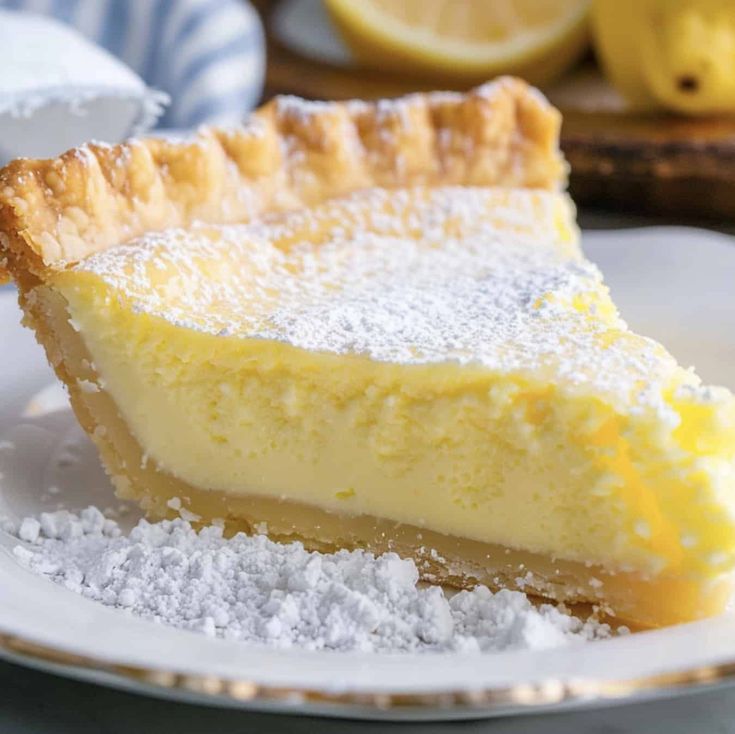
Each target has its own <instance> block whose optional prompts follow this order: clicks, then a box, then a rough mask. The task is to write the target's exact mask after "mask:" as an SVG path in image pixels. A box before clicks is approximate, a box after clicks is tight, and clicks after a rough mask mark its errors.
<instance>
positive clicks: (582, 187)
mask: <svg viewBox="0 0 735 734" xmlns="http://www.w3.org/2000/svg"><path fill="white" fill-rule="evenodd" d="M312 5H313V7H316V6H315V5H314V2H313V0H312ZM256 6H257V7H258V9H259V10H260V12H261V14H262V16H263V19H264V23H265V27H266V36H267V44H268V64H267V72H266V90H265V96H266V98H269V97H271V96H273V95H275V94H296V95H299V96H302V97H307V98H314V99H348V98H353V97H361V98H376V97H393V96H398V95H400V94H405V93H407V92H412V91H425V90H429V89H434V88H437V87H438V86H446V85H439V84H437V83H435V82H434V83H432V82H431V81H427V80H423V79H411V78H408V77H406V76H403V75H401V74H398V73H393V74H392V73H383V72H378V71H375V70H367V69H360V68H358V67H353V66H346V65H344V64H342V65H338V64H336V63H326V62H324V61H320V60H316V59H315V58H314V56H313V55H310V56H311V57H307V56H306V55H304V54H298V53H295V52H294V51H293V50H290V49H289V48H287V47H286V46H285V45H284V44H283V43H282V42H280V41H279V40H277V39H276V37H275V33H274V32H273V27H274V20H273V19H274V13H273V10H274V8H275V6H276V3H273V2H269V1H268V0H260V1H257V0H256ZM306 18H307V20H308V19H309V18H313V23H321V22H324V21H323V15H322V16H320V15H319V13H318V12H317V13H314V14H313V16H309V15H307V16H306ZM544 91H545V92H546V94H547V95H548V96H549V98H550V100H551V101H552V102H553V103H554V104H555V105H557V106H558V107H559V108H560V109H561V111H562V113H563V114H564V125H563V127H562V148H563V150H564V153H565V154H566V156H567V159H568V160H569V163H570V164H571V168H572V173H571V178H570V189H571V193H572V195H573V197H574V198H575V200H576V201H577V202H578V203H579V204H581V205H583V206H592V207H598V208H601V209H613V210H615V211H618V212H621V211H625V212H636V213H644V214H649V215H650V214H654V215H662V216H665V217H666V219H667V221H672V220H674V221H685V220H686V221H692V220H693V219H695V220H710V221H712V220H714V221H716V222H720V223H722V224H725V223H727V224H730V223H733V222H735V117H731V118H708V119H695V118H682V117H676V116H674V115H668V114H664V113H661V114H633V113H631V112H630V111H628V110H627V109H626V107H625V104H624V102H623V101H622V100H621V99H620V98H619V96H618V95H617V94H616V93H615V91H614V90H613V89H612V88H611V87H610V86H609V84H608V83H607V82H606V80H605V79H604V78H603V76H602V74H601V73H600V71H599V70H598V68H597V67H596V65H595V64H594V62H593V61H592V60H591V59H588V60H587V61H586V62H585V63H583V64H582V65H581V66H580V67H579V68H577V69H576V70H574V71H572V72H571V73H570V74H569V75H567V77H565V78H564V79H563V80H562V81H561V82H558V83H557V84H556V85H554V86H553V87H552V88H549V89H546V90H544Z"/></svg>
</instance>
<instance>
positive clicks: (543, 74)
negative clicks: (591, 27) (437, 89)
mask: <svg viewBox="0 0 735 734" xmlns="http://www.w3.org/2000/svg"><path fill="white" fill-rule="evenodd" d="M325 4H326V7H327V9H328V11H329V14H330V16H331V18H332V20H333V21H334V23H335V25H336V26H337V29H338V30H339V32H340V34H341V35H342V36H343V38H344V40H345V42H346V43H347V44H348V46H349V47H350V49H351V50H352V52H353V53H354V54H355V56H356V57H357V59H358V60H359V61H360V62H361V63H363V64H365V65H367V66H371V67H378V68H381V69H386V70H391V69H395V70H396V71H399V72H402V73H409V72H413V73H419V74H423V75H427V74H431V75H433V76H442V77H447V78H452V77H454V78H458V79H467V80H475V79H480V78H482V79H486V78H489V77H491V76H494V75H497V74H516V75H518V76H522V77H524V78H526V79H527V80H528V81H530V82H531V83H534V84H540V83H543V82H546V81H548V80H549V79H551V78H553V77H555V76H558V75H559V74H561V72H562V71H564V70H565V69H566V68H567V67H569V66H570V65H571V64H572V63H573V62H574V61H575V60H576V59H577V58H578V57H579V56H580V54H581V53H582V52H583V51H584V49H585V48H586V45H587V11H588V9H589V5H590V0H325Z"/></svg>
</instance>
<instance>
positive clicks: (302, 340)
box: [0, 79, 735, 625]
mask: <svg viewBox="0 0 735 734" xmlns="http://www.w3.org/2000/svg"><path fill="white" fill-rule="evenodd" d="M558 129H559V115H558V113H556V111H554V110H553V109H552V108H551V107H550V106H549V105H548V104H547V103H546V101H545V100H544V99H543V98H542V97H541V96H540V95H539V94H538V93H537V92H535V91H534V90H532V89H530V88H528V87H527V86H526V85H524V84H523V83H522V82H519V81H518V80H513V79H501V80H499V81H498V82H496V83H493V84H489V85H485V86H483V87H480V88H478V89H476V90H473V91H472V92H470V93H468V94H466V95H461V94H455V93H449V94H444V93H435V94H429V95H412V96H410V97H407V98H405V99H401V100H396V101H385V100H383V101H379V102H375V103H366V102H347V103H305V102H304V101H303V100H297V99H294V98H286V99H277V100H274V101H273V102H271V103H269V104H268V105H266V106H265V107H263V108H262V109H261V110H259V111H257V112H256V113H254V115H253V117H252V118H251V120H249V121H248V123H247V124H246V125H244V126H243V127H242V128H240V129H233V130H217V129H209V130H204V131H202V132H201V133H199V134H198V135H197V136H196V137H194V138H193V139H192V140H189V141H182V142H171V141H164V140H160V139H154V138H150V139H146V140H142V141H131V142H129V143H125V144H123V145H121V146H115V147H110V146H98V145H90V146H85V147H83V148H80V149H77V150H73V151H70V152H68V153H66V154H64V155H63V156H61V157H60V158H58V159H56V160H53V161H16V162H14V163H12V164H11V165H10V166H8V167H7V168H5V169H3V170H2V171H0V278H2V276H3V275H4V274H5V273H6V272H7V274H9V275H12V277H13V278H14V279H15V281H16V283H17V284H18V287H19V293H20V303H21V306H22V308H23V310H24V314H25V319H26V323H27V324H28V325H29V326H31V327H32V328H33V329H34V330H35V332H36V334H37V336H38V338H39V341H40V342H41V343H42V344H43V346H44V348H45V349H46V353H47V356H48V358H49V361H50V363H51V364H52V366H53V367H54V368H55V370H56V372H57V374H58V376H59V377H60V379H62V380H63V381H64V383H65V385H66V386H67V388H68V390H69V394H70V398H71V403H72V406H73V408H74V410H75V412H76V415H77V417H78V418H79V421H80V423H81V425H82V426H83V427H84V429H85V430H86V431H87V433H88V434H89V435H90V437H91V438H92V440H93V441H94V442H95V444H96V445H97V447H98V449H99V452H100V456H101V458H102V460H103V463H104V464H105V467H106V469H107V471H108V473H109V474H110V476H111V477H112V479H113V482H114V484H115V487H116V490H117V492H118V494H119V495H121V496H123V497H129V498H133V499H135V500H137V501H139V502H140V503H141V504H142V506H143V507H144V508H145V510H146V512H147V513H148V514H149V515H151V516H164V515H169V516H171V515H173V514H175V511H178V509H179V508H181V510H182V511H185V512H188V513H190V514H191V513H193V514H191V516H192V517H197V518H199V519H201V520H202V521H203V522H207V521H211V520H214V519H223V520H224V521H225V522H226V524H227V525H228V527H230V528H231V529H233V530H236V529H245V530H248V531H259V532H267V534H268V535H269V536H270V537H272V538H274V539H283V540H293V539H299V540H302V541H303V542H304V543H305V544H306V545H307V546H309V547H313V548H319V549H323V550H335V549H339V548H356V547H361V548H366V549H368V550H371V551H373V552H376V553H379V552H383V551H386V550H396V551H397V552H399V553H400V554H402V555H404V556H410V557H413V558H414V559H416V560H417V562H419V568H420V570H421V573H422V576H423V577H424V578H426V579H428V580H431V581H434V582H438V583H448V584H453V585H455V586H472V585H473V584H476V583H478V582H479V583H484V584H488V585H490V586H492V587H494V588H499V587H507V588H521V589H524V590H525V591H528V592H530V593H534V594H538V595H540V596H543V597H545V598H549V599H554V600H557V601H562V602H585V603H588V602H591V603H593V604H602V605H603V606H604V607H605V609H606V610H607V611H609V612H612V613H614V614H616V615H617V616H618V617H619V618H620V619H621V620H624V621H626V622H633V623H636V624H641V625H661V624H668V623H673V622H680V621H686V620H691V619H696V618H700V617H704V616H709V615H712V614H716V613H718V612H720V611H722V609H723V608H724V607H725V605H726V603H727V600H728V598H729V595H730V593H731V590H732V570H733V567H734V566H735V498H734V497H733V489H734V488H735V398H733V396H732V395H731V394H730V392H728V391H727V390H726V389H724V388H715V387H708V386H704V385H702V384H701V382H700V380H699V379H698V377H697V376H696V375H695V373H694V372H693V371H691V370H687V369H684V368H682V367H680V366H679V365H678V364H677V363H676V361H675V360H674V358H673V357H672V356H671V355H670V354H669V353H668V352H667V351H666V350H665V348H664V347H663V346H661V345H660V344H658V343H656V342H654V341H652V340H650V339H647V338H645V337H643V336H639V335H637V334H635V333H633V332H631V331H630V330H629V329H628V327H627V326H626V324H625V322H624V321H623V319H622V318H621V316H620V314H619V313H618V312H617V309H616V308H615V305H614V304H613V302H612V300H611V298H610V295H609V293H608V290H607V288H606V286H605V285H604V282H603V280H602V277H601V274H600V273H599V271H598V270H597V268H596V267H595V266H594V265H593V264H592V263H590V262H588V261H587V260H586V259H585V258H584V255H583V253H582V251H581V249H580V245H579V235H578V231H577V227H576V224H575V222H574V210H573V205H572V203H571V201H570V200H569V198H568V196H567V195H566V194H564V193H563V192H562V189H563V183H564V173H565V165H564V162H563V159H562V158H561V155H560V153H559V150H558Z"/></svg>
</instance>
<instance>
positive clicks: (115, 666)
mask: <svg viewBox="0 0 735 734" xmlns="http://www.w3.org/2000/svg"><path fill="white" fill-rule="evenodd" d="M2 654H4V655H5V656H6V657H7V658H9V659H10V661H11V662H16V663H20V664H26V665H29V666H35V667H39V668H43V667H44V666H45V665H52V666H61V667H63V668H64V669H66V670H67V671H69V669H74V672H76V673H82V674H84V673H86V674H103V675H105V676H112V677H114V678H117V679H119V682H121V683H123V682H124V683H132V684H138V685H141V686H145V687H148V688H149V689H159V691H158V692H162V691H169V692H176V693H177V694H180V695H181V696H182V698H185V697H186V696H188V695H193V696H196V697H197V698H208V699H210V702H211V703H212V704H217V703H220V704H221V705H223V706H229V707H232V706H235V707H237V706H241V707H243V708H248V707H252V708H257V707H258V706H259V705H265V706H270V705H272V704H283V705H284V706H295V707H296V706H304V705H306V706H307V707H310V708H312V707H313V708H317V707H318V708H320V709H321V708H322V707H329V708H331V709H332V712H331V713H333V714H334V715H336V716H340V715H343V716H355V715H356V714H357V713H358V712H356V711H355V710H354V709H356V708H374V709H376V710H379V711H383V712H391V713H395V714H397V715H399V714H408V715H409V716H410V715H411V713H416V714H418V713H425V710H426V709H437V710H442V711H443V712H444V713H448V712H450V711H452V712H453V713H455V714H461V713H466V714H468V717H469V716H477V717H482V715H483V713H487V714H500V713H512V712H514V711H517V712H518V713H531V712H532V710H533V709H539V708H561V707H562V706H564V705H565V704H566V705H573V704H581V703H584V704H586V705H590V704H592V703H599V704H604V703H606V702H610V703H611V702H614V701H620V700H622V699H633V698H635V699H638V700H640V699H645V698H653V697H656V696H659V695H665V694H666V693H674V692H676V691H678V690H681V689H685V688H693V687H694V688H708V687H712V686H715V685H717V684H721V683H726V682H733V681H734V680H735V660H732V661H728V662H723V663H718V664H715V665H701V666H694V667H692V668H687V669H685V670H680V671H676V672H670V673H658V674H654V675H645V676H640V677H633V678H627V679H617V680H603V679H599V678H567V679H564V678H548V679H546V680H541V681H536V682H527V683H519V684H514V685H508V686H494V687H490V688H479V689H473V690H458V689H449V688H448V689H446V690H443V691H441V690H440V691H437V690H432V691H427V692H420V691H416V692H411V693H407V692H395V693H387V692H383V691H381V692H370V691H362V692H337V691H329V690H318V689H315V688H309V687H308V686H288V687H281V686H269V685H262V684H260V683H257V682H256V681H254V680H251V679H247V678H226V677H220V676H215V675H209V674H197V673H181V672H177V671H174V670H166V669H163V668H161V669H157V668H149V667H144V666H139V665H124V664H120V663H114V662H105V661H102V660H99V659H96V658H93V657H89V656H85V655H78V654H76V653H72V652H68V651H65V650H62V649H59V648H55V647H51V646H49V645H45V644H40V643H37V642H34V641H32V640H30V639H28V638H25V637H22V636H19V635H15V634H8V633H3V632H0V655H2ZM57 672H60V671H57ZM150 692H151V693H155V692H156V691H154V690H151V691H150ZM300 713H304V714H309V713H312V712H311V711H309V710H302V711H300ZM314 713H317V712H316V711H314Z"/></svg>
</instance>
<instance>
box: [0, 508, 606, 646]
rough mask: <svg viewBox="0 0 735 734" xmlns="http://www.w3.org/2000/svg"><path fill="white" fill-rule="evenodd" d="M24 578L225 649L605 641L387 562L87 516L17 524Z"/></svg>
mask: <svg viewBox="0 0 735 734" xmlns="http://www.w3.org/2000/svg"><path fill="white" fill-rule="evenodd" d="M15 532H16V535H17V537H19V539H20V540H24V541H26V542H25V543H24V544H19V545H18V546H16V548H15V551H14V552H15V556H16V558H17V559H18V560H19V561H20V562H21V563H22V564H23V565H24V566H26V567H28V568H30V569H31V570H33V571H35V572H36V573H40V574H42V575H44V576H47V577H49V578H50V579H52V580H53V581H55V582H57V583H59V584H62V585H63V586H65V587H66V588H67V589H69V590H71V591H74V592H76V593H78V594H81V595H83V596H85V597H87V598H89V599H94V600H96V601H98V602H101V603H102V604H105V605H106V606H109V607H115V608H119V609H123V610H126V611H128V612H130V613H132V614H135V615H137V616H140V617H143V618H145V619H149V620H153V621H156V622H160V623H164V624H169V625H173V626H175V627H179V628H182V629H186V630H192V631H198V632H203V633H204V634H207V635H210V636H217V637H222V638H225V639H228V640H239V641H243V642H249V643H255V644H264V645H269V646H273V647H279V648H287V647H292V646H296V647H301V648H306V649H311V650H343V651H346V650H360V651H365V652H391V653H397V652H442V651H445V652H448V651H463V652H473V651H474V652H477V651H481V652H494V651H501V650H511V649H544V648H552V647H559V646H562V645H567V644H570V643H575V642H576V643H578V642H583V641H587V640H594V639H601V638H605V637H609V636H610V635H611V630H610V627H609V626H608V625H606V624H603V623H600V622H597V621H594V620H588V621H586V622H583V621H581V620H580V619H578V618H576V617H573V616H571V615H569V614H566V613H565V612H563V611H562V610H559V609H557V608H555V607H553V606H551V605H542V606H539V607H535V606H533V605H532V604H531V602H530V601H529V600H528V598H527V597H526V596H525V595H524V594H522V593H520V592H515V591H500V592H498V593H496V594H493V593H491V592H490V591H489V590H488V589H487V588H485V587H478V588H476V589H475V590H473V591H471V592H467V591H464V592H460V593H459V594H456V595H455V596H453V597H451V598H447V596H446V595H445V593H444V591H443V590H442V589H441V588H440V587H428V588H425V587H419V586H418V585H417V581H418V571H417V569H416V566H415V565H414V563H413V562H412V561H410V560H403V559H401V558H399V557H398V556H396V555H395V554H393V553H386V554H385V555H382V556H380V557H377V558H376V557H374V556H373V555H371V554H369V553H365V552H362V551H353V552H347V551H341V552H339V553H335V554H321V553H310V552H307V551H306V550H304V548H303V546H301V544H299V543H292V544H288V545H281V544H278V543H273V542H271V541H270V540H268V538H266V537H265V536H262V535H260V536H254V537H248V536H245V535H243V534H238V535H236V536H234V537H232V538H230V539H226V538H225V537H223V534H222V528H221V527H217V526H211V527H207V528H204V529H202V530H200V531H199V532H196V531H195V530H194V529H192V527H191V525H190V524H189V523H188V522H186V521H184V520H174V521H162V522H158V523H149V522H147V521H145V520H141V521H140V522H139V524H138V525H137V526H136V527H135V528H134V529H133V530H132V531H131V532H130V534H129V535H127V536H126V535H124V534H122V533H121V531H120V528H119V527H118V525H117V524H116V523H115V522H114V521H112V520H110V519H107V518H105V516H104V515H103V514H102V513H101V512H100V511H99V510H97V509H95V508H87V509H86V510H83V511H82V512H81V513H80V514H78V515H76V514H72V513H69V512H66V511H61V512H55V513H43V514H42V515H41V516H40V517H39V518H38V519H35V518H27V519H25V520H23V521H22V522H21V523H20V525H19V527H18V528H16V529H15Z"/></svg>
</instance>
